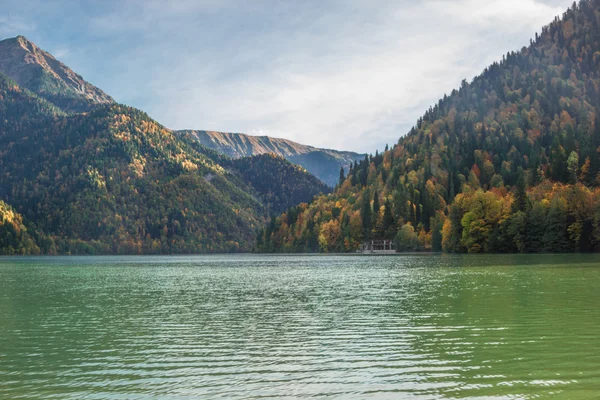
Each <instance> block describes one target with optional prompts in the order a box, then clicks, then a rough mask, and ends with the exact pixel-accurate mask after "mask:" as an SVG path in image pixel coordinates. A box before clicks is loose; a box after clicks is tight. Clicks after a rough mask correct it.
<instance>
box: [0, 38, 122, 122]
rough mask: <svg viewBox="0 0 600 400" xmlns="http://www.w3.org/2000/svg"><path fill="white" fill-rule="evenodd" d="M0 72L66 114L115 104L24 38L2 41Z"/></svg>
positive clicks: (0, 43) (104, 94) (108, 97)
mask: <svg viewBox="0 0 600 400" xmlns="http://www.w3.org/2000/svg"><path fill="white" fill-rule="evenodd" d="M0 71H1V72H3V73H4V74H5V75H6V76H8V77H9V78H11V79H12V80H14V81H15V82H16V83H17V84H18V85H19V86H20V87H22V88H25V89H28V90H30V91H32V92H33V93H36V94H37V95H39V96H40V97H43V98H44V99H46V100H48V101H49V102H51V103H53V104H54V105H56V106H57V107H58V108H60V109H61V110H63V111H65V112H86V111H90V110H92V109H94V108H95V107H97V106H98V105H102V104H107V103H113V102H114V101H113V99H112V98H111V97H110V96H109V95H107V94H106V93H104V92H103V91H102V90H100V89H98V88H97V87H95V86H93V85H91V84H90V83H88V82H86V81H85V80H84V79H83V78H82V77H81V76H80V75H78V74H76V73H75V72H73V71H72V70H71V69H69V67H67V66H66V65H64V64H63V63H61V62H60V61H58V60H56V59H55V58H54V57H53V56H52V55H51V54H50V53H48V52H46V51H44V50H42V49H40V48H39V47H37V46H36V45H35V44H33V43H32V42H30V41H29V40H27V38H25V37H23V36H17V37H15V38H11V39H5V40H2V41H0Z"/></svg>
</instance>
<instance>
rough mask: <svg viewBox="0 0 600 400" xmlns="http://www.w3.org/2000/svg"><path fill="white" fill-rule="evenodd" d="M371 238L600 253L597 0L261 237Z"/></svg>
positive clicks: (425, 246) (333, 245)
mask: <svg viewBox="0 0 600 400" xmlns="http://www.w3.org/2000/svg"><path fill="white" fill-rule="evenodd" d="M500 56H501V55H500ZM398 136H399V137H400V136H401V132H399V134H398ZM307 221H309V223H307ZM377 239H394V240H395V241H396V244H397V245H398V248H399V249H401V250H409V251H410V250H434V251H441V250H444V251H447V252H470V253H477V252H573V251H600V0H582V1H580V2H578V3H573V6H572V7H571V8H570V9H569V10H567V11H566V12H565V13H563V14H562V16H561V17H556V18H555V20H554V21H553V22H552V23H550V24H549V25H547V26H545V27H543V29H542V31H541V33H538V34H536V35H535V37H534V38H532V39H531V41H530V43H529V46H528V47H523V48H522V49H521V50H520V51H518V52H514V51H513V52H509V53H508V54H506V55H504V56H501V59H499V60H498V62H495V63H493V64H492V65H490V66H489V67H488V68H486V69H485V71H483V73H482V74H481V75H479V76H477V77H475V78H474V79H473V80H472V82H470V83H469V82H467V81H466V80H465V81H463V82H462V84H461V86H460V88H457V89H456V90H453V91H452V93H450V94H449V95H444V96H443V98H441V99H440V100H439V102H437V103H436V104H434V105H433V106H432V107H430V108H429V109H428V110H426V111H425V113H424V115H423V117H421V118H419V120H418V121H417V123H416V125H415V126H414V127H413V128H412V129H411V130H410V132H409V133H408V134H407V135H405V136H403V137H401V138H400V139H399V140H398V143H397V144H396V145H395V146H394V147H393V148H391V149H389V151H384V152H383V153H381V154H376V155H375V156H373V157H367V158H365V160H363V161H361V162H360V163H359V164H358V165H354V166H353V168H352V170H351V171H350V172H349V173H348V174H347V177H346V180H345V182H344V183H343V184H341V185H340V186H339V187H338V189H337V190H336V192H335V193H333V194H331V195H326V196H320V197H318V198H316V199H315V200H313V202H312V203H311V204H310V205H301V206H299V207H293V208H291V209H290V210H288V211H287V212H286V213H284V214H282V215H281V216H279V217H278V218H277V219H276V220H275V221H273V222H272V223H271V224H269V225H268V226H267V229H266V230H265V232H263V235H261V236H260V238H259V243H260V246H259V247H260V248H261V249H262V250H263V251H290V252H298V251H335V252H340V251H354V250H357V249H358V248H359V247H360V245H361V244H362V243H364V242H366V241H370V240H377Z"/></svg>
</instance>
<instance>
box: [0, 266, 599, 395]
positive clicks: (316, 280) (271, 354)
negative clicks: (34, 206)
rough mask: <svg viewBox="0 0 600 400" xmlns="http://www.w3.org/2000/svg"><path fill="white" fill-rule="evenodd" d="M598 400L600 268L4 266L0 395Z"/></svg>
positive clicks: (1, 269) (0, 288)
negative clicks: (540, 399)
mask: <svg viewBox="0 0 600 400" xmlns="http://www.w3.org/2000/svg"><path fill="white" fill-rule="evenodd" d="M549 397H550V398H557V399H598V398H600V256H598V255H564V256H563V255H561V256H557V255H518V256H504V255H502V256H501V255H485V256H470V255H457V256H456V255H407V256H354V255H340V256H328V255H322V256H321V255H305V256H304V255H302V256H299V255H288V256H275V255H219V256H193V257H183V256H181V257H40V258H34V257H25V258H0V398H2V399H5V398H9V399H19V398H23V399H84V398H85V399H162V398H169V399H200V398H201V399H241V398H244V399H248V398H250V399H251V398H261V399H269V398H328V399H365V398H375V399H404V398H409V399H462V398H475V399H477V398H478V399H534V398H535V399H537V398H549Z"/></svg>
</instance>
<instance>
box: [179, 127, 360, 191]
mask: <svg viewBox="0 0 600 400" xmlns="http://www.w3.org/2000/svg"><path fill="white" fill-rule="evenodd" d="M178 133H180V134H186V135H190V136H192V137H194V138H196V139H197V140H198V141H199V142H200V143H201V144H202V145H204V146H206V147H208V148H211V149H214V150H216V151H218V152H220V153H222V154H226V155H228V156H230V157H233V158H240V157H247V156H254V155H260V154H267V153H273V154H276V155H278V156H281V157H283V158H285V159H287V160H289V161H291V162H292V163H294V164H298V165H301V166H303V167H304V168H306V170H307V171H308V172H310V173H311V174H313V175H315V176H316V177H317V178H319V179H320V180H321V181H323V182H325V183H326V184H327V185H329V186H332V187H333V186H335V185H336V184H337V183H338V182H339V176H340V168H341V167H344V169H345V170H346V171H347V170H348V167H349V166H350V163H351V162H354V161H356V160H361V159H363V158H364V156H365V155H364V154H358V153H354V152H351V151H338V150H329V149H320V148H316V147H313V146H307V145H303V144H299V143H296V142H292V141H291V140H287V139H277V138H272V137H269V136H252V135H246V134H243V133H228V132H213V131H197V130H182V131H178Z"/></svg>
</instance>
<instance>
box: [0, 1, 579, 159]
mask: <svg viewBox="0 0 600 400" xmlns="http://www.w3.org/2000/svg"><path fill="white" fill-rule="evenodd" d="M571 4H572V0H570V1H566V0H423V1H419V0H370V1H369V0H295V1H287V0H286V1H283V0H170V1H162V0H161V1H157V0H0V9H1V10H2V13H1V15H0V39H2V38H8V37H14V36H16V35H23V36H25V37H27V38H28V39H29V40H31V41H32V42H34V43H36V44H37V45H38V46H40V47H41V48H43V49H45V50H47V51H49V52H50V53H52V54H53V55H54V56H55V57H56V58H58V59H59V60H60V61H62V62H64V63H65V64H67V65H68V66H69V67H71V68H72V69H73V70H75V71H76V72H77V73H79V74H80V75H82V76H83V77H84V79H86V80H87V81H89V82H91V83H92V84H94V85H96V86H98V87H99V88H101V89H102V90H104V91H105V92H107V93H108V94H109V95H111V96H112V97H113V98H114V99H115V100H117V101H118V102H120V103H124V104H127V105H130V106H134V107H137V108H140V109H142V110H144V111H146V112H147V113H148V114H149V115H150V116H151V117H153V118H155V119H156V120H157V121H159V122H160V123H162V124H163V125H165V126H167V127H169V128H172V129H205V130H216V131H226V132H243V133H248V134H254V135H269V136H274V137H283V138H287V139H291V140H294V141H297V142H299V143H303V144H310V145H314V146H317V147H326V148H334V149H340V150H354V151H359V152H374V151H375V150H376V149H379V150H381V149H383V147H384V146H385V144H387V143H389V144H393V143H395V142H397V141H398V139H399V138H400V137H401V136H403V135H405V134H406V133H407V132H408V131H409V130H410V127H411V126H413V125H414V124H415V122H416V121H417V119H418V118H419V117H420V116H422V115H423V113H424V111H425V110H426V109H428V108H429V106H430V105H432V104H435V103H436V102H437V101H438V99H440V98H441V97H443V95H444V94H445V93H450V92H451V91H452V89H455V88H458V87H459V86H460V82H461V81H462V80H463V79H467V80H468V81H471V80H472V78H473V77H475V76H476V75H478V74H480V73H481V72H482V71H483V69H484V68H485V67H486V66H488V65H489V64H491V63H492V62H494V61H499V60H500V59H501V58H502V55H503V54H506V53H507V52H508V51H516V50H519V49H521V48H522V47H523V46H525V45H528V44H529V40H530V38H532V37H533V36H534V35H535V32H540V31H541V28H542V26H544V25H546V24H548V23H549V22H551V21H552V20H553V19H554V16H556V15H560V14H562V13H563V12H564V11H565V10H566V9H567V8H568V7H569V6H570V5H571Z"/></svg>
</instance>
